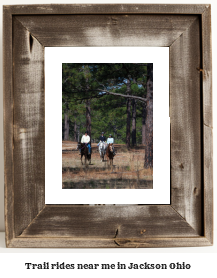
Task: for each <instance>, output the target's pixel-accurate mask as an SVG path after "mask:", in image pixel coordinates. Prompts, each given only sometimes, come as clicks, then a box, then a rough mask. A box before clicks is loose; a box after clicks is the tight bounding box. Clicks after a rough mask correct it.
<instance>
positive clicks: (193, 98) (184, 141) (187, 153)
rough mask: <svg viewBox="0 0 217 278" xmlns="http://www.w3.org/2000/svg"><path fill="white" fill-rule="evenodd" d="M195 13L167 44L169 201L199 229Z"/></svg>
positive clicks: (199, 186) (198, 104) (199, 200)
mask: <svg viewBox="0 0 217 278" xmlns="http://www.w3.org/2000/svg"><path fill="white" fill-rule="evenodd" d="M199 23H200V21H199V17H198V18H197V19H196V20H195V21H194V22H193V23H192V25H191V26H190V27H189V28H188V29H187V30H186V31H185V32H184V33H183V34H182V35H181V36H180V37H179V38H178V39H177V40H176V41H175V42H174V43H173V44H172V45H171V46H170V117H171V189H172V192H171V194H172V198H171V205H172V206H173V208H174V209H176V210H177V212H178V213H180V215H181V216H182V217H183V218H184V219H186V221H187V222H188V223H189V225H191V226H192V227H193V228H194V229H195V230H196V231H197V232H198V233H199V234H201V231H202V216H201V213H202V195H201V185H202V181H201V174H202V173H201V169H202V168H201V163H202V162H201V155H202V154H201V148H202V146H201V136H202V131H201V108H202V107H201V94H200V90H201V88H200V82H201V81H200V71H199V70H198V68H199V67H200V63H201V59H200V57H201V56H200V27H199Z"/></svg>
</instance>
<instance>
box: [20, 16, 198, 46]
mask: <svg viewBox="0 0 217 278" xmlns="http://www.w3.org/2000/svg"><path fill="white" fill-rule="evenodd" d="M17 18H19V21H20V22H22V24H23V25H24V26H26V28H27V29H28V30H29V32H31V34H33V35H34V37H36V38H37V40H38V41H39V42H40V43H41V44H43V45H44V46H52V47H53V46H74V47H79V46H80V47H83V46H91V47H93V46H98V47H101V46H107V47H108V46H114V47H115V46H137V47H138V46H143V47H144V46H147V47H148V46H149V47H150V46H153V47H157V46H162V47H166V46H170V45H171V44H172V43H173V42H174V41H175V40H176V39H177V38H178V37H179V36H181V34H182V33H183V32H184V31H185V30H186V29H188V28H189V26H190V25H191V24H192V22H193V21H195V19H196V18H197V16H195V15H193V16H192V15H188V16H187V15H185V16H183V15H180V16H178V15H177V16H174V15H158V16H157V17H156V16H155V15H115V16H114V15H85V16H84V15H73V16H72V15H68V16H67V15H46V16H43V15H41V16H19V17H17Z"/></svg>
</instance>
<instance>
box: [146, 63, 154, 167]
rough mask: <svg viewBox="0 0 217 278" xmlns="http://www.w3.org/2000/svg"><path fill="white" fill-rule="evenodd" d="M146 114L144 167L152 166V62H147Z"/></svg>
mask: <svg viewBox="0 0 217 278" xmlns="http://www.w3.org/2000/svg"><path fill="white" fill-rule="evenodd" d="M147 70H148V81H147V97H146V98H147V114H146V125H145V163H144V167H145V168H146V169H148V168H153V64H148V67H147Z"/></svg>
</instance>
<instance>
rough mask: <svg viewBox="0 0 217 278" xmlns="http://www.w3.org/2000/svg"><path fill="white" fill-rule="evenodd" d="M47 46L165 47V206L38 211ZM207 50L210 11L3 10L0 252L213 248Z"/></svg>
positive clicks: (113, 7)
mask: <svg viewBox="0 0 217 278" xmlns="http://www.w3.org/2000/svg"><path fill="white" fill-rule="evenodd" d="M12 15H13V17H12ZM63 15H64V16H63ZM200 15H201V16H200ZM12 18H13V19H14V22H13V36H12ZM200 19H201V20H200ZM201 34H202V37H201ZM12 39H13V52H12ZM201 42H202V44H201ZM44 46H170V116H171V202H172V204H171V205H172V206H169V205H166V206H155V205H152V206H150V205H149V206H147V205H140V206H136V205H135V206H76V205H69V206H61V205H56V206H55V205H52V206H45V204H44V174H45V169H44V159H45V158H44V134H45V130H44ZM210 53H211V43H210V5H146V4H145V5H137V4H132V5H121V4H120V5H119V4H118V5H107V4H106V5H92V4H91V5H89V4H84V5H52V4H51V5H20V6H5V7H4V113H5V114H4V138H5V210H6V244H7V246H8V247H47V248H49V247H51V248H57V247H62V248H67V247H68V248H72V247H81V248H83V247H84V248H88V247H110V248H111V247H117V248H119V247H172V246H173V247H178V246H207V245H211V244H212V242H213V230H212V229H213V222H212V221H213V218H212V209H213V201H212V183H213V180H212V171H213V169H212V167H213V164H212V129H211V127H212V94H211V88H212V87H211V54H210ZM12 55H13V68H12ZM5 65H7V66H5ZM8 65H9V66H8ZM12 70H13V71H12ZM201 73H202V74H203V79H202V80H201V76H202V75H201ZM12 80H13V83H12ZM202 107H203V109H202ZM210 111H211V112H210ZM201 113H203V114H201ZM203 123H204V127H203ZM203 144H204V145H203ZM203 216H204V219H203ZM204 236H205V237H204Z"/></svg>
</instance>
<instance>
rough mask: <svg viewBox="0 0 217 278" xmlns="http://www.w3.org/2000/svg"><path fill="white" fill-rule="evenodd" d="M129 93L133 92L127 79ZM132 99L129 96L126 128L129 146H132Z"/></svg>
mask: <svg viewBox="0 0 217 278" xmlns="http://www.w3.org/2000/svg"><path fill="white" fill-rule="evenodd" d="M126 92H127V95H130V94H131V84H130V80H129V79H127V91H126ZM130 110H131V99H130V98H127V128H126V144H127V148H128V149H129V148H130V121H131V111H130Z"/></svg>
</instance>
